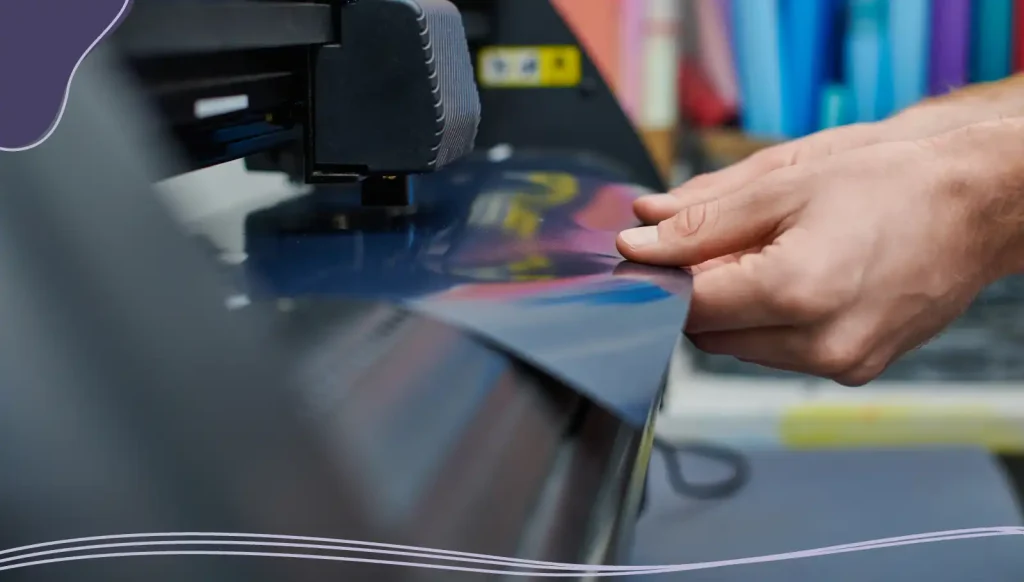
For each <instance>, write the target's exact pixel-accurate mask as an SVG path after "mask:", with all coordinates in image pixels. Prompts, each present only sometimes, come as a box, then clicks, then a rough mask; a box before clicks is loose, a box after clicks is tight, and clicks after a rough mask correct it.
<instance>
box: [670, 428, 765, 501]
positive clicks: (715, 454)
mask: <svg viewBox="0 0 1024 582" xmlns="http://www.w3.org/2000/svg"><path fill="white" fill-rule="evenodd" d="M654 447H655V448H656V449H658V451H660V452H661V454H662V456H663V457H664V459H665V465H666V468H667V473H668V482H669V485H671V486H672V489H673V490H674V491H675V492H676V493H677V494H678V495H681V496H684V497H690V498H693V499H702V500H705V499H722V498H725V497H729V496H731V495H733V494H735V493H736V492H737V491H739V490H740V489H741V488H742V487H743V486H744V485H746V484H747V481H748V480H749V478H750V465H749V463H748V462H747V458H746V457H745V456H744V455H743V453H741V452H739V451H736V450H733V449H730V448H728V447H723V446H718V445H713V444H710V443H701V442H690V443H686V444H682V445H675V444H672V443H668V442H665V441H664V440H661V439H658V438H655V439H654ZM682 454H687V455H693V456H698V457H704V458H706V459H711V460H713V461H718V462H721V463H724V464H726V465H729V466H731V468H732V474H731V475H729V476H728V477H726V478H725V479H724V480H721V481H717V482H712V483H693V482H691V481H689V480H687V479H686V476H685V474H684V473H683V467H682V463H681V462H680V460H679V455H682Z"/></svg>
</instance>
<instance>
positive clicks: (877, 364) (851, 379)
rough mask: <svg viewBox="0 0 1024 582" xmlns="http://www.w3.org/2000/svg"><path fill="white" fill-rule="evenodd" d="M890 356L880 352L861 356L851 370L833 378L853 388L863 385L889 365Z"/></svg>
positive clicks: (879, 374) (876, 376)
mask: <svg viewBox="0 0 1024 582" xmlns="http://www.w3.org/2000/svg"><path fill="white" fill-rule="evenodd" d="M889 362H890V359H889V358H884V357H882V356H879V355H878V354H876V355H874V356H868V357H864V358H861V359H860V360H858V362H857V363H856V364H855V365H854V366H853V367H852V368H850V369H849V370H847V371H845V372H843V373H842V374H840V375H838V376H836V377H835V378H833V379H834V380H835V381H836V382H838V383H840V384H842V385H844V386H848V387H851V388H855V387H859V386H863V385H864V384H867V383H868V382H870V381H872V380H874V379H876V378H878V377H879V376H881V375H882V373H883V372H885V371H886V369H887V368H888V367H889Z"/></svg>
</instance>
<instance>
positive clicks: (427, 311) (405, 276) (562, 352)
mask: <svg viewBox="0 0 1024 582" xmlns="http://www.w3.org/2000/svg"><path fill="white" fill-rule="evenodd" d="M415 188H416V196H417V206H416V209H415V211H414V212H411V213H408V214H399V215H392V216H391V217H390V218H388V219H387V220H381V219H380V217H381V216H382V215H384V214H386V211H385V210H383V209H378V210H377V211H374V210H368V209H366V208H360V207H359V205H358V195H356V194H355V193H354V192H353V191H346V190H344V189H338V188H334V189H329V190H328V189H323V190H321V191H318V192H317V193H315V194H313V195H311V196H309V197H306V198H304V199H301V200H298V201H293V202H287V203H285V204H283V205H279V206H277V207H273V208H269V209H265V210H262V211H260V212H258V213H255V214H253V215H251V216H250V217H249V219H248V220H247V226H246V251H247V254H248V257H249V258H248V260H247V267H246V270H247V275H248V276H249V277H250V279H251V281H252V282H253V287H254V289H260V290H262V293H263V294H265V295H267V296H269V297H272V298H282V297H293V298H296V297H310V296H319V297H323V296H339V297H341V296H347V297H360V298H363V299H373V300H379V301H384V302H388V303H393V304H398V305H401V306H404V307H405V308H408V309H410V310H412V311H414V312H417V313H419V314H421V315H424V316H427V317H431V318H434V319H437V320H440V321H442V322H445V323H449V324H453V325H456V326H458V327H460V328H462V329H465V330H467V331H469V332H471V333H473V334H475V335H476V336H478V337H480V338H482V339H484V340H485V341H486V342H488V343H490V344H492V345H494V346H497V347H499V348H501V349H503V350H505V351H507V352H509V353H511V354H513V355H514V356H516V357H517V358H519V359H521V360H523V361H525V362H527V363H529V364H531V365H533V366H535V367H537V368H539V369H541V370H542V371H544V372H546V373H547V374H549V375H551V376H553V377H555V378H556V379H558V380H560V381H562V382H564V383H566V384H567V385H569V386H570V387H572V388H574V389H575V390H578V391H580V392H582V393H584V394H585V395H587V396H588V397H590V398H591V399H593V400H595V401H596V402H598V403H599V404H602V405H604V406H605V407H607V408H608V409H610V410H611V411H613V412H615V413H616V414H618V415H619V416H620V417H621V418H622V419H623V420H625V421H627V422H629V423H630V424H632V425H635V426H642V425H643V424H644V422H645V421H646V419H647V416H648V414H649V412H650V410H651V406H652V404H653V403H654V402H655V400H656V399H657V398H658V397H659V395H660V393H661V389H662V384H663V378H664V374H665V371H666V368H667V365H668V361H669V358H670V355H671V352H672V350H673V348H674V346H675V344H676V341H677V340H678V338H679V335H680V333H681V330H682V327H683V324H684V323H685V320H686V315H687V309H688V307H689V299H690V290H691V280H690V276H689V274H688V273H686V272H685V271H683V270H681V269H667V268H658V267H649V266H645V265H638V264H635V263H630V262H628V261H625V260H624V259H623V258H622V256H621V255H620V254H619V253H618V251H617V250H616V249H615V237H616V234H617V233H618V232H619V231H620V230H622V229H624V228H628V227H631V226H635V225H636V224H637V222H636V219H635V218H634V216H633V213H632V202H633V200H634V199H635V198H636V196H638V195H639V194H642V193H644V190H642V189H641V188H639V187H636V186H633V185H631V184H629V183H628V182H627V181H626V180H624V179H623V178H622V177H621V176H620V175H619V174H617V173H615V172H614V171H611V170H608V169H606V168H605V167H603V166H601V165H600V164H593V163H588V162H587V161H586V160H584V159H582V158H574V157H536V156H535V157H524V158H516V157H513V158H510V159H508V160H505V161H501V162H493V161H489V160H487V159H484V158H471V159H468V160H465V161H463V162H460V163H457V164H455V165H454V166H452V167H449V168H446V169H445V170H443V171H441V172H438V173H435V174H429V175H425V176H421V177H419V178H417V180H416V183H415ZM311 223H317V224H321V225H323V224H329V225H333V226H332V227H321V228H304V227H302V226H301V225H303V224H311ZM296 225H300V226H296Z"/></svg>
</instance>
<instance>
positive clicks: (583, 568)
mask: <svg viewBox="0 0 1024 582" xmlns="http://www.w3.org/2000/svg"><path fill="white" fill-rule="evenodd" d="M1021 534H1024V528H1022V527H999V528H972V529H962V530H949V531H944V532H933V533H928V534H916V535H910V536H900V537H896V538H883V539H879V540H871V541H866V542H858V543H854V544H843V545H838V546H828V547H824V548H817V549H812V550H804V551H800V552H788V553H783V554H771V555H766V556H756V557H751V558H740V559H733V560H719V561H714V562H700V563H693V564H676V565H664V566H588V565H585V564H565V563H557V562H539V563H534V564H524V563H520V564H513V563H509V561H514V560H515V559H514V558H502V557H499V556H487V555H486V554H471V555H475V556H486V557H488V558H493V560H492V561H486V560H466V561H471V562H476V563H490V564H495V563H496V564H497V565H506V566H513V567H527V566H531V565H532V566H535V567H537V566H539V565H540V564H549V566H548V567H546V568H545V567H543V566H541V568H543V569H572V570H573V571H570V572H536V571H526V572H517V571H510V570H492V569H484V568H467V567H460V566H452V565H445V564H424V563H419V562H403V561H398V560H375V559H368V558H352V557H342V556H326V555H322V554H296V553H282V552H248V551H230V550H216V551H215V550H169V551H147V552H116V553H103V554H84V555H76V556H63V557H58V558H48V559H44V560H35V561H29V562H25V561H19V560H25V559H28V558H32V557H41V556H44V555H53V554H58V553H67V552H76V551H84V550H89V549H103V548H112V547H125V546H145V545H150V546H152V545H170V544H177V545H198V544H218V545H232V544H233V545H249V546H272V547H274V546H280V547H292V548H294V547H306V548H319V549H332V550H343V551H364V552H372V553H396V552H385V551H379V550H374V549H367V548H353V547H345V546H341V547H336V546H333V545H332V546H313V545H304V544H285V543H275V542H253V541H224V540H180V541H156V542H137V543H133V542H125V543H119V544H100V545H95V546H84V547H75V546H72V547H67V548H60V549H56V550H48V551H45V552H38V553H35V554H28V555H17V556H12V557H9V558H6V559H3V560H0V564H2V563H5V562H6V563H10V562H17V563H13V564H9V565H6V566H0V572H2V571H5V570H12V569H20V568H26V567H29V566H36V565H44V564H54V563H60V562H71V561H80V560H91V559H104V558H116V557H139V556H186V555H209V556H250V557H274V558H298V559H308V560H322V561H336V562H356V563H365V564H380V565H390V566H408V567H418V568H426V569H435V570H446V571H458V572H473V573H480V574H504V575H511V576H536V577H549V578H550V577H553V578H558V577H570V576H580V575H588V576H592V577H612V576H626V575H641V574H661V573H671V572H682V571H690V570H703V569H711V568H721V567H727V566H738V565H746V564H755V563H765V562H777V561H785V560H795V559H802V558H809V557H818V556H826V555H833V554H841V553H849V552H860V551H868V550H875V549H882V548H887V547H898V546H906V545H916V544H922V543H934V542H941V541H954V540H964V539H973V538H983V537H996V536H1005V535H1021ZM132 535H133V534H124V535H123V536H94V537H107V538H110V537H121V538H125V537H132ZM137 535H140V536H160V535H164V536H172V535H180V534H137ZM195 535H211V534H195ZM221 535H224V536H237V537H242V536H244V535H249V534H221ZM255 535H258V536H261V537H275V536H272V535H267V534H255ZM282 537H298V536H282ZM80 539H81V538H80ZM72 541H74V540H66V541H59V542H48V543H46V544H35V545H34V547H40V546H52V545H57V544H62V543H69V542H72ZM363 543H370V542H363ZM25 547H33V546H25ZM404 547H406V548H412V549H419V550H426V551H427V552H428V553H427V554H426V555H422V554H420V555H419V556H416V555H414V554H409V555H410V556H412V557H429V558H432V559H457V558H445V557H438V556H431V555H430V554H429V552H431V550H429V549H427V548H417V547H416V546H404ZM21 549H23V548H15V549H11V550H5V551H3V552H0V553H2V554H11V553H14V552H17V551H19V550H21ZM524 562H527V561H524Z"/></svg>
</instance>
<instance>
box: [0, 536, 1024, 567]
mask: <svg viewBox="0 0 1024 582" xmlns="http://www.w3.org/2000/svg"><path fill="white" fill-rule="evenodd" d="M1022 531H1024V528H1021V527H1016V526H1008V527H984V528H969V529H958V530H946V531H938V532H932V533H924V534H913V535H905V536H896V537H889V538H880V539H876V540H871V541H866V542H854V543H848V544H839V545H833V546H825V547H822V548H817V549H814V550H806V551H807V552H822V553H831V552H835V551H838V550H844V549H847V548H861V547H871V546H879V545H883V546H887V545H888V544H893V543H900V542H905V541H913V540H921V539H931V538H942V539H943V540H944V539H946V538H949V537H951V536H968V535H974V534H982V533H989V532H1010V533H1017V532H1022ZM1006 535H1008V534H1006ZM152 538H186V539H185V540H183V541H182V543H188V542H189V541H195V542H199V541H200V540H202V538H208V539H210V540H212V541H216V538H229V539H231V538H234V539H241V538H253V539H261V540H287V541H296V542H320V543H326V544H331V545H332V546H336V547H338V549H341V550H345V549H352V551H355V549H354V548H357V547H370V548H386V549H387V550H409V551H413V552H418V553H428V554H434V555H436V556H438V557H437V558H436V559H443V558H442V556H453V558H451V559H453V560H456V561H457V560H458V559H460V558H481V559H484V560H492V561H495V562H501V563H509V564H525V565H531V566H540V567H545V568H547V569H556V568H569V569H580V568H587V569H588V571H590V570H592V569H603V570H632V569H635V568H661V567H666V566H670V564H666V565H653V566H593V565H587V564H571V563H566V562H545V561H540V560H526V559H522V558H508V557H504V556H495V555H492V554H478V553H471V552H458V551H452V550H442V549H434V548H425V547H422V546H410V545H401V544H387V543H380V542H367V541H361V540H351V539H342V538H324V537H311V536H296V535H280V534H243V533H227V532H164V533H138V534H114V535H103V536H88V537H79V538H70V539H65V540H59V541H53V542H44V543H37V544H30V545H26V546H20V547H17V548H11V549H7V550H2V551H0V556H4V555H10V554H14V553H18V552H26V551H29V550H37V549H41V548H46V547H53V546H58V545H64V544H83V543H90V542H109V541H114V540H131V539H152ZM188 538H193V539H192V540H189V539H188ZM939 541H941V540H939ZM80 549H81V546H79V547H76V548H69V549H64V550H62V551H79V550H80ZM376 553H383V554H394V555H403V554H401V553H400V552H391V551H386V550H381V551H378V552H376ZM782 555H789V554H782ZM22 557H24V556H22ZM6 561H9V560H0V563H3V562H6Z"/></svg>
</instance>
